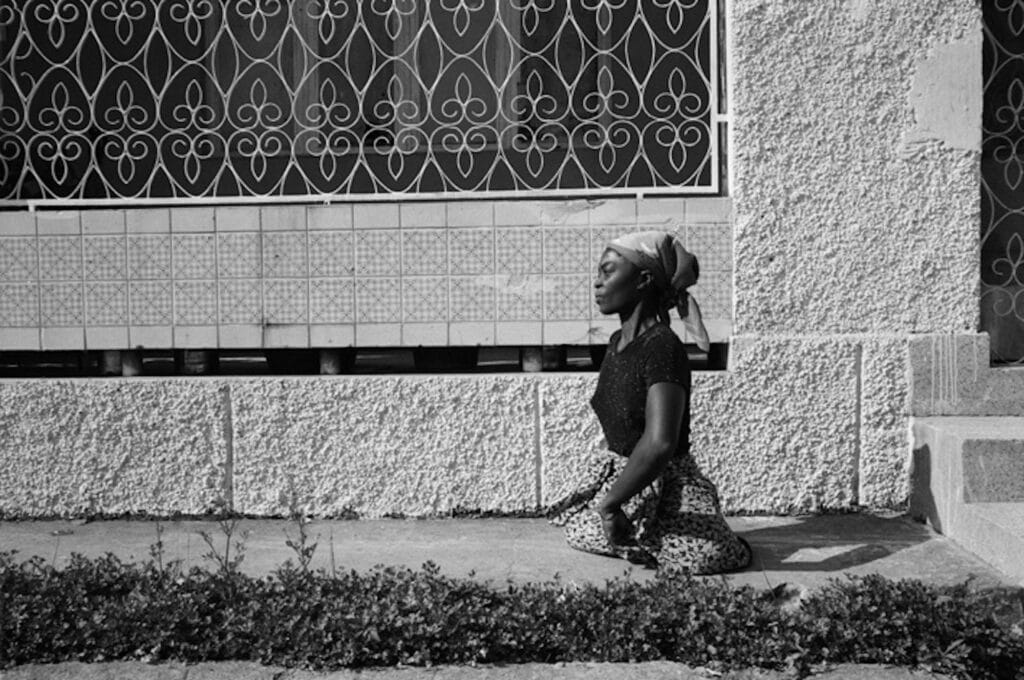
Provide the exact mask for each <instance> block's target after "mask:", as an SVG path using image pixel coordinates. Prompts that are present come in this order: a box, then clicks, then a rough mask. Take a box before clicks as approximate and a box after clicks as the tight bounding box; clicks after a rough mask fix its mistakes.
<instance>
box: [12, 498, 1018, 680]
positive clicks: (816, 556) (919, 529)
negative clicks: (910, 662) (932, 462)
mask: <svg viewBox="0 0 1024 680" xmlns="http://www.w3.org/2000/svg"><path fill="white" fill-rule="evenodd" d="M729 523H730V525H731V526H732V527H733V528H734V529H735V530H736V531H738V532H739V533H740V534H741V535H742V536H744V537H745V538H746V539H747V540H748V541H749V542H750V543H751V545H752V546H753V548H754V552H755V560H754V565H752V566H751V568H750V569H748V570H746V571H744V572H741V573H737V574H730V575H727V576H725V577H724V578H726V579H727V580H728V581H729V582H730V583H732V584H734V585H737V586H739V585H747V584H749V585H752V586H754V587H756V588H764V587H768V586H772V587H774V586H778V585H780V584H783V583H785V584H788V585H789V586H793V587H798V588H807V589H811V590H813V589H815V588H818V587H820V586H822V585H824V584H825V583H827V582H828V581H829V580H830V579H833V578H841V577H842V575H843V574H872V573H874V574H881V575H883V576H886V577H889V578H915V579H920V580H922V581H925V582H928V583H933V584H937V585H947V584H954V583H960V582H963V581H964V580H966V579H968V578H971V579H973V581H972V583H973V585H974V587H978V588H988V587H999V586H1015V585H1020V584H1015V583H1013V582H1011V581H1009V580H1008V579H1007V578H1006V577H1004V576H1003V575H1002V574H1001V573H999V572H998V571H996V570H995V569H993V568H992V567H990V566H988V565H987V564H985V563H984V562H982V561H981V560H979V559H978V558H976V557H974V556H973V555H972V554H970V553H968V552H966V551H965V550H963V549H961V548H960V547H959V546H957V545H956V544H955V543H953V542H951V541H950V540H948V539H946V538H944V537H942V536H939V535H937V534H935V533H933V532H931V531H930V530H929V529H928V528H927V527H925V526H923V525H921V524H917V523H915V522H912V521H910V520H908V519H906V518H903V517H878V516H872V515H858V514H851V515H830V516H813V517H738V518H729ZM161 526H162V527H163V529H164V533H163V543H164V560H165V561H167V560H171V559H181V560H183V562H184V566H186V567H191V566H196V565H200V566H207V567H209V568H211V569H212V568H213V565H212V564H211V563H210V562H209V561H208V560H206V559H204V558H203V557H202V555H203V553H205V552H207V550H208V548H207V546H206V545H205V543H204V542H203V540H202V539H201V538H200V537H199V535H198V533H197V532H199V531H200V530H205V531H207V532H209V533H210V534H211V535H212V536H213V538H214V541H215V543H216V544H217V545H218V546H221V547H222V546H223V544H224V536H223V535H222V534H221V533H220V530H219V528H218V526H217V524H216V523H214V522H208V521H165V522H161ZM239 530H240V531H242V532H244V535H245V538H244V543H245V546H246V550H245V560H244V561H243V563H242V567H241V568H242V570H243V571H245V572H247V573H249V574H252V575H263V574H267V573H269V572H270V571H272V570H273V569H275V568H276V567H277V566H278V565H280V564H281V563H282V562H283V561H284V560H286V559H288V558H293V559H294V553H293V552H292V550H291V549H290V548H288V546H286V545H285V540H286V538H287V536H286V532H287V533H288V534H290V535H291V536H292V538H293V539H295V538H296V537H297V528H296V525H295V524H294V523H293V522H289V521H286V520H243V521H242V522H241V523H240V525H239ZM309 533H310V537H311V540H314V541H317V542H318V543H319V546H318V548H317V551H316V554H315V555H314V560H313V565H312V566H313V567H314V568H321V567H322V568H324V569H328V570H330V569H331V564H332V553H333V564H334V566H335V568H337V569H339V570H341V569H356V570H360V571H362V570H366V569H369V568H371V567H373V566H374V565H376V564H385V565H397V566H408V567H411V568H418V567H420V566H421V565H422V564H423V563H424V562H426V561H428V560H429V561H433V562H434V563H436V564H437V565H438V566H439V567H440V569H441V571H442V572H443V573H446V574H448V575H451V576H461V577H465V576H469V575H470V573H471V572H472V574H473V578H475V579H478V580H485V581H491V582H494V583H496V584H498V585H500V584H502V583H504V582H506V581H507V580H512V581H516V582H527V581H535V582H536V581H546V580H550V579H552V578H553V577H555V575H556V574H557V575H558V577H559V578H560V579H562V580H563V581H571V582H579V583H582V582H591V583H601V582H604V581H605V580H607V579H610V578H615V577H619V576H628V577H629V578H631V579H635V580H647V579H650V578H652V577H653V575H654V572H653V571H651V570H648V569H644V568H642V567H637V566H633V565H630V564H628V563H626V562H623V561H621V560H615V559H609V558H604V557H600V556H595V555H589V554H586V553H580V552H576V551H573V550H571V549H569V548H568V547H567V546H566V545H565V543H564V541H563V539H562V535H561V530H560V529H558V528H557V527H552V526H550V525H549V524H548V523H547V522H546V521H544V520H542V519H449V520H355V521H344V520H340V521H317V522H312V523H311V524H310V525H309ZM236 538H238V537H237V536H236ZM156 540H157V532H156V523H155V522H151V521H120V520H118V521H97V522H80V521H25V522H0V550H3V551H8V550H17V551H18V555H17V557H18V558H20V559H27V558H28V557H29V556H32V555H39V556H41V557H43V558H44V559H46V560H47V561H50V562H52V563H54V564H56V565H57V566H61V565H63V564H65V563H66V562H67V560H68V558H69V556H70V555H71V554H72V553H81V554H83V555H86V556H89V557H98V556H100V555H103V554H104V553H107V552H110V553H113V554H115V555H117V556H118V557H120V558H122V559H125V560H146V559H149V551H150V546H151V545H152V544H154V543H155V542H156ZM708 578H723V577H708ZM787 677H792V676H788V675H786V674H784V673H768V672H765V671H746V672H743V673H734V674H726V675H718V674H714V673H712V672H710V671H706V670H702V669H690V668H687V667H685V666H682V665H680V664H674V663H667V662H657V663H642V664H561V665H544V664H524V665H521V666H505V667H476V668H474V667H441V668H426V669H423V668H417V669H380V670H370V671H342V672H336V673H327V674H324V673H310V672H306V671H296V670H286V669H282V668H267V667H261V666H258V665H254V664H240V663H210V664H198V665H195V666H182V665H175V664H166V665H159V666H151V665H147V664H143V663H135V662H131V663H127V662H126V663H105V664H89V665H86V664H75V663H65V664H56V665H52V666H33V665H29V666H21V667H18V668H15V669H12V670H10V671H7V672H6V673H0V680H62V679H64V678H67V679H69V680H70V679H71V678H83V679H85V680H100V679H101V678H102V679H112V678H128V679H131V680H151V679H152V680H157V679H158V678H159V679H160V680H220V679H222V678H223V679H225V680H227V679H228V678H231V679H232V680H271V679H273V680H316V679H330V680H356V679H366V680H427V679H431V680H478V679H479V680H482V679H483V678H499V679H504V680H533V679H535V678H536V679H538V680H539V679H540V678H552V679H554V680H577V679H582V678H588V679H589V678H595V679H597V680H604V679H607V680H612V679H613V678H614V679H616V680H618V679H620V678H621V679H623V680H647V679H648V678H651V679H653V678H679V679H685V680H691V679H692V680H695V679H697V678H734V679H735V680H782V678H787ZM814 677H816V678H823V679H825V680H868V679H869V678H880V679H882V680H910V679H911V678H938V677H942V676H938V675H935V674H930V673H926V672H911V671H909V670H907V669H900V668H884V667H881V666H843V667H839V668H835V669H831V670H823V671H822V672H821V673H819V674H816V675H815V676H814Z"/></svg>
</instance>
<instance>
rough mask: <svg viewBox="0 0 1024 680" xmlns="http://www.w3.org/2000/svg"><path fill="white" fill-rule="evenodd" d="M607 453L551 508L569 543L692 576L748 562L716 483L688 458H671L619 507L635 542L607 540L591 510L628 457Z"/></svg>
mask: <svg viewBox="0 0 1024 680" xmlns="http://www.w3.org/2000/svg"><path fill="white" fill-rule="evenodd" d="M607 456H608V457H606V458H602V459H600V460H598V461H597V463H596V464H595V469H594V470H593V471H592V473H591V478H590V479H589V480H588V481H589V483H587V484H584V485H583V486H581V487H580V488H579V490H577V491H576V492H575V493H573V494H572V495H570V496H569V497H568V498H567V499H565V500H564V501H562V502H561V503H558V504H556V506H555V508H554V510H553V513H554V515H553V517H552V519H551V522H552V523H553V524H555V525H558V526H561V527H564V529H565V537H566V540H567V541H568V543H569V545H570V546H571V547H573V548H575V549H577V550H583V551H585V552H590V553H596V554H598V555H610V556H614V557H622V558H625V559H628V560H629V561H631V562H637V563H642V564H647V565H649V566H657V567H658V568H659V569H678V570H685V571H688V572H690V573H691V574H716V573H721V572H727V571H736V570H737V569H743V568H744V567H746V566H747V565H749V564H750V560H751V557H752V555H751V552H750V546H749V544H747V542H746V541H744V540H743V539H741V538H739V537H738V536H737V535H736V534H734V533H733V531H732V529H730V528H729V525H728V524H726V523H725V518H724V517H723V516H722V511H721V508H720V505H719V502H718V491H717V489H715V485H714V484H712V483H711V482H710V481H709V480H708V479H707V478H706V477H704V476H703V475H702V474H701V473H700V470H699V469H698V468H697V466H696V464H695V463H694V462H693V460H692V459H691V458H689V457H683V458H674V459H672V461H670V462H669V464H668V466H667V467H666V468H665V471H664V472H663V473H662V474H661V476H660V477H659V478H658V479H657V480H655V481H654V483H652V484H651V485H650V486H648V487H646V488H645V489H644V490H643V491H641V492H640V493H638V494H637V495H636V496H634V497H633V498H631V499H630V500H629V502H628V503H626V504H625V505H624V506H623V508H622V509H623V511H624V512H625V513H626V516H627V517H629V519H630V521H632V522H633V526H634V527H635V529H636V534H635V536H636V545H631V546H619V545H612V544H610V543H609V542H608V540H607V539H606V538H605V535H604V530H603V529H602V526H601V517H600V516H599V515H598V514H597V512H596V511H595V510H594V509H593V508H594V506H596V504H597V502H598V501H599V500H600V499H601V498H603V497H604V495H605V493H607V491H608V489H609V488H610V487H611V485H612V483H613V482H614V481H615V479H616V478H617V477H618V476H619V473H620V472H621V471H622V468H624V467H625V465H626V461H627V460H628V459H627V458H624V457H622V456H619V455H617V454H614V453H608V454H607Z"/></svg>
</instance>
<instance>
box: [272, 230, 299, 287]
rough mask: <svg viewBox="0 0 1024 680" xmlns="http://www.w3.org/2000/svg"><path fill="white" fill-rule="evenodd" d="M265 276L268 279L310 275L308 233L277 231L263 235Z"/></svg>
mask: <svg viewBox="0 0 1024 680" xmlns="http://www.w3.org/2000/svg"><path fill="white" fill-rule="evenodd" d="M262 240H263V276H264V277H266V278H274V277H291V276H301V277H305V276H308V275H309V269H308V267H307V260H306V232H304V231H301V232H298V231H275V232H265V233H263V234H262Z"/></svg>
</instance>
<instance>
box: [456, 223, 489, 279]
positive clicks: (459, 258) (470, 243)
mask: <svg viewBox="0 0 1024 680" xmlns="http://www.w3.org/2000/svg"><path fill="white" fill-rule="evenodd" d="M448 259H449V261H450V262H451V273H452V274H492V273H494V230H493V229H450V230H448Z"/></svg>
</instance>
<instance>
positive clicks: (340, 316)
mask: <svg viewBox="0 0 1024 680" xmlns="http://www.w3.org/2000/svg"><path fill="white" fill-rule="evenodd" d="M354 291H355V282H354V281H352V280H351V279H314V280H313V281H311V282H310V284H309V322H310V323H352V322H353V321H355V293H354Z"/></svg>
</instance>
